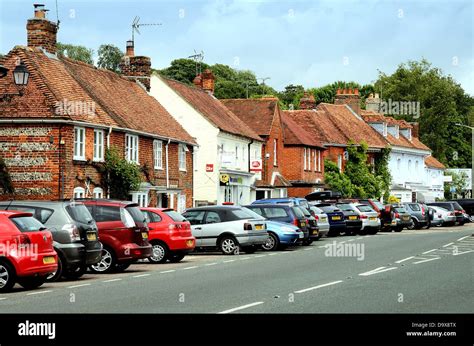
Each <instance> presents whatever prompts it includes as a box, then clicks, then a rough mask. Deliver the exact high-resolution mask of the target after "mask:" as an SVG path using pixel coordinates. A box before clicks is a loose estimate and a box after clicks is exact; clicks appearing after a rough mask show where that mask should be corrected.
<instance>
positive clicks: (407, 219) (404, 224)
mask: <svg viewBox="0 0 474 346" xmlns="http://www.w3.org/2000/svg"><path fill="white" fill-rule="evenodd" d="M389 209H390V214H391V219H392V223H391V230H394V231H395V232H401V231H402V230H403V229H404V228H411V227H412V226H413V220H412V219H411V215H410V213H409V212H408V211H407V210H406V209H405V208H404V207H403V206H402V205H399V204H394V205H390V206H389Z"/></svg>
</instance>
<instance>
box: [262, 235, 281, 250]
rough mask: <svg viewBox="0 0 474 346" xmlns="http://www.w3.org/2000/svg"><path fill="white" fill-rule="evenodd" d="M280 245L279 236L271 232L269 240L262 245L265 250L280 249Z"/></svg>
mask: <svg viewBox="0 0 474 346" xmlns="http://www.w3.org/2000/svg"><path fill="white" fill-rule="evenodd" d="M279 245H280V240H279V239H278V237H277V236H276V235H275V234H273V233H270V234H269V236H268V239H267V241H266V242H265V244H263V245H262V249H263V250H265V251H275V250H276V249H278V246H279Z"/></svg>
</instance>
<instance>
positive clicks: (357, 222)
mask: <svg viewBox="0 0 474 346" xmlns="http://www.w3.org/2000/svg"><path fill="white" fill-rule="evenodd" d="M336 207H338V208H339V209H341V210H342V212H343V213H344V219H345V220H346V234H347V235H352V234H358V233H359V232H360V230H361V229H362V220H361V219H360V215H359V214H358V213H357V212H356V211H355V210H354V209H353V208H352V206H350V205H349V204H347V203H338V204H336Z"/></svg>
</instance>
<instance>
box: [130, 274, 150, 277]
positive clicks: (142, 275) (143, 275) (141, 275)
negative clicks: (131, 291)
mask: <svg viewBox="0 0 474 346" xmlns="http://www.w3.org/2000/svg"><path fill="white" fill-rule="evenodd" d="M150 275H151V274H140V275H134V276H133V277H134V278H143V277H145V276H150Z"/></svg>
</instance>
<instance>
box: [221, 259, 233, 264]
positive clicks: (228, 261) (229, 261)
mask: <svg viewBox="0 0 474 346" xmlns="http://www.w3.org/2000/svg"><path fill="white" fill-rule="evenodd" d="M231 262H235V259H234V260H227V261H224V262H223V263H231Z"/></svg>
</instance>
